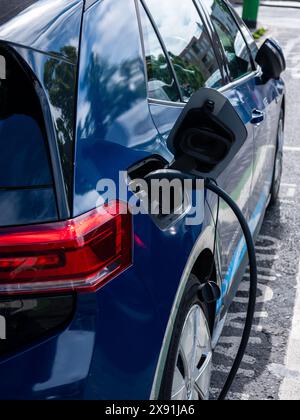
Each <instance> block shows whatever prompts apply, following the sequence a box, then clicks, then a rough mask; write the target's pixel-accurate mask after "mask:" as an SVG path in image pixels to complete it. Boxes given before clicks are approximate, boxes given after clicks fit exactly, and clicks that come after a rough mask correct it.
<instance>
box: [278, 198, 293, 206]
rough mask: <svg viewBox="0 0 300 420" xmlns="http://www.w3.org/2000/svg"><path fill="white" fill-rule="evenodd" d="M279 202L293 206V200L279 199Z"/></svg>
mask: <svg viewBox="0 0 300 420" xmlns="http://www.w3.org/2000/svg"><path fill="white" fill-rule="evenodd" d="M279 201H280V203H282V204H292V205H294V204H295V200H285V199H284V198H280V199H279Z"/></svg>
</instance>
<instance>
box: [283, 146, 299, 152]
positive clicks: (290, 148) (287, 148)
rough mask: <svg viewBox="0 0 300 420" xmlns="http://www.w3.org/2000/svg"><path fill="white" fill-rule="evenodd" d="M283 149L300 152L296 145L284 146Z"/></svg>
mask: <svg viewBox="0 0 300 420" xmlns="http://www.w3.org/2000/svg"><path fill="white" fill-rule="evenodd" d="M283 150H284V151H285V152H300V147H296V146H284V148H283Z"/></svg>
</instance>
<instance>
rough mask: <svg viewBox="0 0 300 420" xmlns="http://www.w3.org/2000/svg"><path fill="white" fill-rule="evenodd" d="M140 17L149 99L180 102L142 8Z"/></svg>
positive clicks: (161, 49)
mask: <svg viewBox="0 0 300 420" xmlns="http://www.w3.org/2000/svg"><path fill="white" fill-rule="evenodd" d="M140 15H141V23H142V28H143V38H144V47H145V55H146V65H147V73H148V94H149V97H150V98H151V99H157V100H162V101H171V102H178V101H180V95H179V91H178V88H177V85H176V82H175V79H174V76H173V73H172V70H171V68H170V65H169V63H168V60H167V58H166V56H165V53H164V51H163V48H162V46H161V44H160V41H159V39H158V37H157V34H156V32H155V30H154V28H153V26H152V23H151V21H150V19H149V17H148V15H147V13H146V12H145V9H144V8H143V7H141V10H140Z"/></svg>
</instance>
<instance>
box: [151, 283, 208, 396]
mask: <svg viewBox="0 0 300 420" xmlns="http://www.w3.org/2000/svg"><path fill="white" fill-rule="evenodd" d="M199 285H200V282H199V280H198V278H197V277H196V276H194V275H191V276H190V278H189V281H188V284H187V287H186V289H185V292H184V296H183V298H182V301H181V304H180V307H179V311H178V315H177V318H176V321H175V325H174V330H173V335H172V338H171V344H170V349H169V353H168V356H167V361H166V365H165V370H164V374H163V380H162V385H161V390H160V396H159V399H160V400H164V401H170V400H206V399H208V398H209V389H210V379H211V368H212V344H211V333H210V328H209V321H208V309H207V308H206V307H205V306H203V304H202V303H201V302H200V300H199V297H198V289H199ZM191 366H192V367H191ZM201 372H202V373H201ZM200 374H201V377H200Z"/></svg>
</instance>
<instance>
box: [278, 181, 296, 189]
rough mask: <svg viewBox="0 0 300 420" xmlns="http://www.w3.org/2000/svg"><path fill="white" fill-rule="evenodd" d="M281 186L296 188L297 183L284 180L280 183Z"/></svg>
mask: <svg viewBox="0 0 300 420" xmlns="http://www.w3.org/2000/svg"><path fill="white" fill-rule="evenodd" d="M281 185H282V187H287V188H297V187H298V185H297V184H286V183H285V182H282V183H281Z"/></svg>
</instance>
